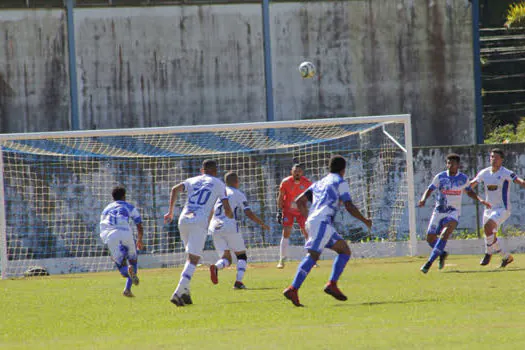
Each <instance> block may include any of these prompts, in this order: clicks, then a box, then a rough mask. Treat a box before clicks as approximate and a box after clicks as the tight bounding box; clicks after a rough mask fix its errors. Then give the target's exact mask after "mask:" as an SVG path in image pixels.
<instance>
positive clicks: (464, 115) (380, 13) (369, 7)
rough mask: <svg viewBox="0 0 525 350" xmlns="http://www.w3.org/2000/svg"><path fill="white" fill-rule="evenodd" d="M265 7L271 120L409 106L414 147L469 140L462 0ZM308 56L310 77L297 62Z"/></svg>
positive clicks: (467, 27)
mask: <svg viewBox="0 0 525 350" xmlns="http://www.w3.org/2000/svg"><path fill="white" fill-rule="evenodd" d="M271 11H272V12H271V13H272V17H273V18H272V23H271V29H272V50H273V51H272V54H273V63H274V88H275V99H276V100H275V105H276V113H277V116H276V119H298V118H305V117H307V118H310V117H316V116H320V115H334V114H345V115H348V114H350V115H377V114H396V113H412V115H413V119H412V123H413V126H414V129H415V130H417V131H415V132H414V144H415V145H444V144H472V143H475V135H474V124H475V116H474V104H473V100H474V91H473V66H472V44H471V43H472V30H471V16H470V7H468V8H466V7H465V3H464V2H461V1H433V0H418V1H414V0H401V1H392V0H373V1H371V0H369V1H350V2H345V1H336V2H300V3H279V4H273V5H272V7H271ZM305 59H308V60H312V61H313V62H314V63H315V64H316V65H317V68H318V73H319V74H318V76H317V77H315V78H314V79H312V80H302V79H301V78H300V77H299V76H298V74H297V71H296V69H294V68H296V66H297V63H298V62H301V61H302V60H305ZM430 130H432V132H430Z"/></svg>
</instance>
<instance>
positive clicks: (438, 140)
mask: <svg viewBox="0 0 525 350" xmlns="http://www.w3.org/2000/svg"><path fill="white" fill-rule="evenodd" d="M74 12H75V17H74V18H75V36H76V55H77V62H76V65H77V69H78V87H77V88H78V94H79V104H80V111H79V113H80V126H81V128H83V129H101V128H122V127H148V126H166V125H187V124H210V123H225V122H248V121H264V120H266V105H265V81H264V60H263V37H262V18H261V6H260V5H259V4H236V5H219V4H218V5H201V6H164V7H134V8H123V7H116V8H90V9H87V8H78V9H75V11H74ZM270 14H271V19H270V30H271V49H272V54H273V55H272V59H273V80H274V90H273V93H274V98H275V106H274V107H275V119H276V120H290V119H301V118H317V117H323V116H333V115H339V114H342V115H377V114H396V113H412V114H413V125H414V144H415V145H442V144H472V143H474V140H475V134H474V124H475V123H474V98H473V96H474V93H473V69H472V45H471V42H472V38H471V22H470V8H469V7H465V3H463V2H462V1H450V0H447V1H434V0H418V1H414V0H398V1H392V0H373V1H372V0H368V1H335V2H297V3H291V2H286V3H272V5H271V7H270ZM0 30H2V32H3V34H4V35H3V36H4V38H6V39H5V40H4V41H2V42H1V43H0V50H2V51H0V52H5V54H4V55H3V56H1V55H0V74H1V76H0V78H1V79H0V103H1V108H0V113H1V123H0V132H24V131H31V130H40V131H44V130H58V129H68V127H69V124H68V122H67V113H68V112H67V108H68V106H69V100H68V79H67V54H66V51H67V50H66V42H65V37H66V28H65V15H64V13H63V12H62V11H60V10H38V11H3V12H2V13H1V14H0ZM14 33H17V34H16V35H15V34H14ZM305 59H309V60H312V61H314V63H316V65H317V67H318V72H319V74H318V75H317V77H315V78H314V79H311V80H302V79H301V78H300V77H299V74H298V72H297V65H298V64H299V63H300V62H301V61H302V60H305ZM430 130H432V132H429V131H430Z"/></svg>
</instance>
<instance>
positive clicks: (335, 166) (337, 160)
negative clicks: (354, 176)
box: [329, 154, 346, 173]
mask: <svg viewBox="0 0 525 350" xmlns="http://www.w3.org/2000/svg"><path fill="white" fill-rule="evenodd" d="M329 164H330V172H331V173H339V172H341V170H343V169H345V168H346V160H345V159H344V157H343V156H340V155H338V154H337V155H334V156H332V157H331V158H330V163H329Z"/></svg>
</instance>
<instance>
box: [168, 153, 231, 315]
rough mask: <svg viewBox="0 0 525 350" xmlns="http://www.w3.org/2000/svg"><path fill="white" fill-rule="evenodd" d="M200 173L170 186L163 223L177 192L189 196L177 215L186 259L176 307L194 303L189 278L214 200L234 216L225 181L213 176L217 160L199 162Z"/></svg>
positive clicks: (175, 298) (170, 213) (206, 229)
mask: <svg viewBox="0 0 525 350" xmlns="http://www.w3.org/2000/svg"><path fill="white" fill-rule="evenodd" d="M201 173H202V175H199V176H195V177H192V178H189V179H187V180H186V181H184V182H181V183H179V184H178V185H175V186H173V188H172V189H171V194H170V206H169V211H168V213H167V214H165V215H164V223H169V222H171V221H172V220H173V209H174V207H175V202H176V201H177V195H178V194H179V192H182V191H186V192H187V193H188V198H187V200H186V203H185V204H184V208H183V209H182V212H181V214H180V217H179V231H180V236H181V238H182V241H183V242H184V248H185V250H186V253H187V254H188V258H187V260H186V264H185V265H184V269H183V270H182V273H181V276H180V280H179V284H178V285H177V288H176V289H175V292H173V295H172V296H171V302H172V303H173V304H175V305H177V306H184V305H187V304H193V301H192V300H191V295H190V280H191V278H192V276H193V273H194V272H195V268H196V266H197V264H198V263H199V260H200V258H201V255H202V250H203V249H204V243H205V242H206V236H207V234H208V223H209V217H210V213H211V211H212V209H213V205H214V204H215V201H216V200H217V199H220V201H221V203H222V206H223V208H224V213H225V215H226V216H227V217H229V218H233V213H232V210H231V208H230V204H229V202H228V198H227V195H226V187H225V185H224V182H222V181H221V180H219V179H218V178H216V177H215V176H217V162H215V161H214V160H209V159H207V160H205V161H204V162H202V168H201Z"/></svg>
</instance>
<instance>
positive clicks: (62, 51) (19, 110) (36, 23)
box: [0, 10, 70, 132]
mask: <svg viewBox="0 0 525 350" xmlns="http://www.w3.org/2000/svg"><path fill="white" fill-rule="evenodd" d="M66 36H67V34H66V18H65V13H64V12H63V11H61V10H31V11H23V10H3V11H0V37H1V40H0V132H24V131H54V130H67V129H69V127H70V125H69V96H70V95H69V94H70V90H69V78H68V62H67V40H66Z"/></svg>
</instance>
